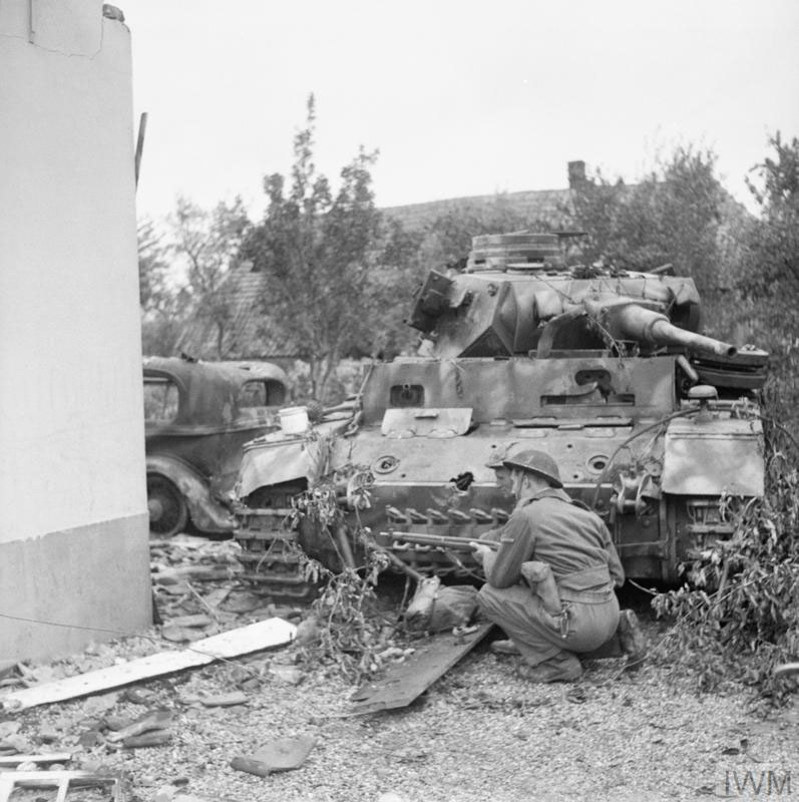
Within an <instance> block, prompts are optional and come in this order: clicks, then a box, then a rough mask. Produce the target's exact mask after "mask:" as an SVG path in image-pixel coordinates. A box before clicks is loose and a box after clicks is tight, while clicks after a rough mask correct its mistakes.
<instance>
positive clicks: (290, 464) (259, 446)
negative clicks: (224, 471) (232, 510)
mask: <svg viewBox="0 0 799 802" xmlns="http://www.w3.org/2000/svg"><path fill="white" fill-rule="evenodd" d="M345 423H346V421H345V422H344V424H345ZM342 428H343V424H342V423H341V422H339V421H336V422H335V423H333V424H327V425H326V424H322V425H320V426H318V427H317V428H316V435H317V436H316V437H314V438H310V437H293V438H290V439H288V438H286V437H285V436H281V435H280V434H275V435H266V436H265V437H262V438H260V439H259V440H254V441H253V442H251V443H248V444H247V445H246V446H245V447H244V456H243V457H242V460H241V469H240V470H239V481H238V483H237V484H236V495H237V496H238V497H239V498H244V497H246V496H248V495H249V494H250V493H252V492H253V490H257V489H258V488H259V487H265V486H267V485H277V484H280V483H281V482H289V481H291V480H292V479H308V481H309V482H310V483H313V482H316V481H318V480H319V478H320V477H321V476H323V475H324V474H326V473H327V472H328V471H329V470H330V459H331V457H332V454H333V450H334V449H335V443H336V434H337V433H338V431H339V430H341V429H342Z"/></svg>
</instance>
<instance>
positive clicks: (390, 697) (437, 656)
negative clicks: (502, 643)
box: [352, 624, 493, 715]
mask: <svg viewBox="0 0 799 802" xmlns="http://www.w3.org/2000/svg"><path fill="white" fill-rule="evenodd" d="M492 626H493V624H481V625H480V626H479V627H478V628H477V631H476V632H472V633H471V634H469V635H463V636H456V635H453V634H452V633H451V632H442V633H440V634H438V635H433V636H432V637H430V638H427V639H426V640H424V641H419V644H418V646H417V647H416V651H415V652H414V653H413V654H412V655H411V656H410V657H409V658H408V659H407V660H405V661H403V662H402V663H396V664H395V665H394V666H392V667H391V668H389V669H388V671H387V672H386V675H385V676H384V677H383V679H381V680H379V681H378V682H375V683H371V684H369V685H367V686H365V687H364V688H362V689H361V690H360V691H359V693H358V694H357V696H355V697H353V702H354V705H353V708H352V713H353V714H354V715H362V714H364V713H376V712H378V711H379V710H394V709H396V708H398V707H407V706H408V705H409V704H410V703H411V702H412V701H413V700H414V699H416V697H417V696H419V695H421V694H422V693H424V692H425V691H426V690H427V689H428V688H429V687H430V686H431V685H432V684H433V683H434V682H435V681H436V680H437V679H438V678H439V677H441V676H443V675H444V674H446V672H447V671H449V669H450V668H452V666H454V665H455V664H456V663H457V662H458V661H459V660H460V659H461V658H462V657H464V656H465V655H467V654H468V653H469V652H470V651H471V650H472V649H474V647H475V646H477V644H478V643H480V641H481V640H482V639H483V638H484V637H485V636H486V635H487V634H488V632H489V631H490V630H491V627H492Z"/></svg>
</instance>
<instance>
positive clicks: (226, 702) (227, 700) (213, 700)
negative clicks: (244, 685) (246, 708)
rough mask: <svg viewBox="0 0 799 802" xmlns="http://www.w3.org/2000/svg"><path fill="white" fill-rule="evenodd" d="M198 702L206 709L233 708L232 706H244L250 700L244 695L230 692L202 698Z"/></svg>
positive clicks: (239, 692) (238, 692)
mask: <svg viewBox="0 0 799 802" xmlns="http://www.w3.org/2000/svg"><path fill="white" fill-rule="evenodd" d="M200 701H201V702H202V703H203V704H204V705H205V706H206V707H233V705H246V704H247V703H248V702H249V701H250V700H249V698H248V697H247V694H246V693H242V692H241V691H231V692H230V693H217V694H213V695H210V696H203V697H201V698H200Z"/></svg>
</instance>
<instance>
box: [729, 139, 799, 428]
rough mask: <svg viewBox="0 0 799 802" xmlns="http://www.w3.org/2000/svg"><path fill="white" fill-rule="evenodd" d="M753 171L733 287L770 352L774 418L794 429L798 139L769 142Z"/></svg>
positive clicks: (798, 340) (797, 399) (798, 377)
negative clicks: (751, 210) (755, 212)
mask: <svg viewBox="0 0 799 802" xmlns="http://www.w3.org/2000/svg"><path fill="white" fill-rule="evenodd" d="M769 146H770V148H771V149H772V150H773V154H772V155H770V156H767V157H766V159H764V161H763V162H762V163H761V164H758V165H756V166H755V167H753V168H752V171H751V172H752V173H753V179H750V180H749V182H748V183H749V188H750V190H751V192H752V194H753V195H754V197H755V200H756V201H757V204H758V206H759V211H760V215H759V218H758V219H756V220H753V221H752V222H751V223H750V225H749V226H748V227H747V229H746V231H745V235H746V237H745V248H744V254H743V258H742V260H741V264H740V269H739V273H738V279H737V284H736V289H737V291H738V297H739V299H740V303H739V309H740V310H741V316H742V317H744V318H745V323H746V327H747V329H748V331H749V333H750V334H751V337H752V339H753V340H754V341H755V342H756V343H758V345H761V346H762V347H763V348H766V349H768V350H769V351H771V353H772V358H771V363H770V365H771V373H772V376H773V384H772V386H771V388H770V389H771V390H772V400H773V403H774V405H775V414H777V415H778V416H779V417H781V418H783V419H784V420H787V421H789V422H790V423H792V424H793V426H794V428H795V429H796V430H799V411H798V410H799V336H797V331H799V139H796V138H794V139H792V140H791V141H790V142H783V140H782V137H781V135H780V133H779V132H778V133H777V134H775V135H774V136H772V137H770V138H769Z"/></svg>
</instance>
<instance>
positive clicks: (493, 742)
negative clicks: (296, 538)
mask: <svg viewBox="0 0 799 802" xmlns="http://www.w3.org/2000/svg"><path fill="white" fill-rule="evenodd" d="M250 620H252V618H251V617H250V618H248V617H247V616H243V615H239V618H238V619H237V620H236V621H233V620H228V621H226V626H238V625H242V624H244V623H248V622H249V621H250ZM646 628H647V631H648V634H649V637H650V638H652V639H654V638H656V637H658V625H656V624H655V623H654V622H652V621H648V622H646ZM157 634H158V630H155V629H154V630H153V632H152V635H153V636H155V635H157ZM160 648H163V644H161V645H155V644H154V643H153V642H152V641H149V640H147V639H145V638H129V639H126V640H122V641H118V642H116V643H113V644H111V645H105V646H96V647H93V648H91V649H89V650H88V651H87V653H86V654H84V655H82V656H77V657H75V658H73V659H72V660H71V661H59V662H57V663H54V664H52V665H51V666H40V667H36V669H35V673H36V674H37V675H38V677H39V678H40V679H45V678H47V677H48V676H49V675H50V674H53V675H58V674H59V673H75V672H76V671H86V670H90V669H91V668H94V667H99V666H101V665H110V664H112V663H113V662H114V661H116V660H119V659H130V658H131V657H133V656H137V655H139V654H143V653H148V652H152V651H155V650H157V649H160ZM295 648H296V647H294V646H291V647H287V648H284V649H279V650H276V651H273V652H269V653H260V654H256V655H252V656H250V657H248V658H243V659H239V660H235V661H231V662H228V663H216V664H213V665H211V666H207V667H204V668H199V669H193V670H190V671H185V672H182V673H179V674H176V675H173V676H171V677H168V678H161V679H154V680H150V681H147V682H142V683H138V684H137V685H136V686H134V688H135V690H136V691H138V692H140V695H143V696H144V697H145V698H144V699H141V698H140V699H139V701H140V702H141V701H144V702H145V704H134V703H133V702H132V701H131V699H130V697H129V695H128V693H126V692H125V691H124V690H120V691H116V692H112V693H109V694H105V695H101V696H95V697H89V698H85V699H80V700H74V701H70V702H64V703H60V704H52V705H47V706H42V707H40V708H34V709H32V710H28V711H24V712H22V713H19V714H17V715H13V714H10V713H6V714H0V754H1V753H2V748H3V744H4V736H5V742H6V748H7V749H8V748H9V746H8V744H11V745H12V748H13V747H15V748H17V749H18V750H19V751H20V752H26V751H27V752H29V753H42V752H45V751H72V752H73V753H74V758H73V761H72V763H71V764H70V765H69V768H87V769H89V770H97V769H98V768H100V767H103V768H111V769H115V770H121V771H124V772H125V774H126V776H127V777H128V778H129V781H130V786H129V788H130V799H131V800H141V801H142V802H150V800H157V802H168V801H169V800H174V802H178V800H183V802H197V800H199V799H202V800H203V802H205V801H206V800H208V801H209V802H210V800H214V801H215V802H221V801H223V800H236V801H237V802H253V801H256V802H259V801H260V800H281V801H283V802H293V801H294V800H297V801H299V800H307V801H308V802H310V801H311V800H313V801H314V802H323V801H326V800H368V801H369V802H378V800H380V802H400V800H401V801H402V802H439V801H440V802H478V800H479V801H480V802H483V801H484V800H496V802H505V801H506V800H507V801H508V802H511V801H512V800H537V801H540V800H543V801H544V802H546V801H547V800H597V801H598V802H599V801H601V800H619V801H622V802H623V801H624V800H631V801H632V800H635V801H636V802H639V800H660V799H663V800H673V799H696V798H698V797H703V796H708V797H713V796H716V797H729V798H759V797H760V796H768V797H769V798H784V797H786V796H788V795H789V794H790V792H791V791H794V793H799V732H798V731H797V726H796V724H797V722H799V715H798V714H797V711H796V710H794V709H793V708H788V709H786V710H783V711H779V712H772V713H771V714H769V715H766V716H764V715H763V714H762V712H761V711H760V709H755V708H753V706H752V704H751V703H752V702H753V697H752V696H751V694H750V693H749V692H748V691H747V690H745V689H741V688H737V689H731V690H729V691H728V692H726V693H716V694H704V695H698V694H697V693H696V692H695V689H694V685H693V684H692V682H691V678H690V677H679V676H675V675H674V674H673V673H670V672H669V671H668V670H667V669H666V668H663V667H659V666H653V665H644V667H643V668H642V669H641V670H639V671H638V672H636V673H628V672H624V671H622V670H621V668H622V663H621V661H618V660H615V661H614V660H606V661H597V662H594V663H591V664H589V665H588V666H587V671H586V672H585V675H584V676H583V678H582V679H581V680H580V681H579V682H578V683H574V684H568V685H551V686H538V685H530V684H527V683H525V682H523V681H522V680H519V679H517V678H516V677H515V675H514V673H513V665H514V659H513V658H509V657H497V656H495V655H493V654H492V653H491V652H490V651H489V649H488V646H487V643H484V644H481V645H480V646H478V647H477V649H475V651H474V652H472V653H471V654H470V655H468V656H467V657H466V658H464V659H463V660H462V661H461V662H460V663H459V664H458V665H457V666H455V667H454V668H453V669H451V670H450V671H449V672H448V673H447V674H446V675H445V676H444V677H443V678H441V679H440V680H439V681H438V682H437V683H435V684H434V685H433V686H432V687H431V688H430V689H429V690H428V692H427V693H426V694H424V695H423V696H422V697H421V698H420V699H418V700H417V701H416V702H415V703H414V704H413V705H411V706H410V707H409V708H407V709H404V710H399V711H390V712H382V713H376V714H371V715H368V716H357V717H356V716H352V715H351V714H350V708H351V703H350V701H349V698H350V696H351V695H352V693H353V691H354V687H353V686H352V685H350V684H348V683H346V682H345V681H343V680H342V679H341V678H340V677H335V676H332V677H331V676H328V675H327V673H326V671H325V669H324V667H322V666H318V665H317V666H312V667H308V666H304V665H303V666H301V668H302V680H301V682H299V684H296V685H295V684H292V683H291V682H288V681H286V680H285V679H282V678H281V676H280V667H283V669H285V668H287V667H290V666H294V667H297V663H296V662H295V661H296V658H297V654H296V652H295ZM276 672H277V673H276ZM284 673H285V672H284ZM239 689H241V690H243V691H244V693H245V694H246V703H245V704H238V705H235V706H233V707H207V706H205V705H203V704H202V701H201V699H202V697H207V696H209V695H214V694H224V693H230V692H231V691H234V690H239ZM158 707H164V708H168V709H170V710H171V711H172V712H173V717H174V719H173V724H172V731H173V737H172V741H171V742H170V743H169V744H167V745H164V746H157V747H151V748H141V749H133V750H120V749H117V748H114V747H113V746H112V745H110V744H109V743H107V742H103V739H102V737H101V739H100V741H99V742H98V743H96V744H94V745H84V746H81V745H80V743H79V738H80V737H81V735H82V734H84V733H86V732H87V731H90V730H96V729H98V727H100V728H101V722H102V721H103V719H104V718H105V717H107V716H121V717H127V718H129V719H134V718H136V717H138V716H141V715H142V713H144V712H146V711H147V710H151V709H154V708H158ZM15 730H16V732H15ZM300 735H311V736H313V737H314V738H315V739H316V744H315V746H314V748H313V749H312V750H311V752H310V754H309V756H308V758H307V759H306V761H305V762H304V764H303V765H302V766H301V767H300V768H299V769H297V770H295V771H288V772H283V773H279V774H272V775H271V776H269V777H268V778H261V777H257V776H254V775H250V774H246V773H243V772H240V771H235V770H233V769H232V768H231V767H230V761H231V759H232V758H233V757H234V756H236V755H247V754H252V753H253V752H254V751H255V750H256V749H258V748H259V747H260V746H262V745H263V744H265V743H267V742H269V741H272V740H274V739H276V738H284V737H296V736H300ZM84 740H86V736H85V735H84ZM794 770H796V772H797V774H796V777H790V774H791V772H793V771H794ZM786 776H787V777H788V779H786ZM791 780H793V781H794V785H795V786H796V788H792V787H791V784H790V783H791ZM758 783H760V787H759V791H758V792H755V789H756V788H757V787H758ZM769 783H770V785H769ZM744 784H746V785H744ZM753 784H754V785H753ZM31 798H35V797H31ZM38 798H40V799H41V798H42V797H41V796H39V797H38ZM77 798H78V799H80V796H78V797H77ZM87 798H88V797H87ZM14 799H15V800H16V799H17V797H16V796H15V797H14Z"/></svg>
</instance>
